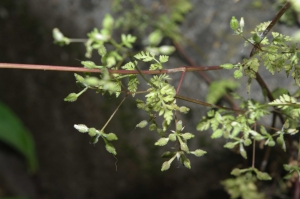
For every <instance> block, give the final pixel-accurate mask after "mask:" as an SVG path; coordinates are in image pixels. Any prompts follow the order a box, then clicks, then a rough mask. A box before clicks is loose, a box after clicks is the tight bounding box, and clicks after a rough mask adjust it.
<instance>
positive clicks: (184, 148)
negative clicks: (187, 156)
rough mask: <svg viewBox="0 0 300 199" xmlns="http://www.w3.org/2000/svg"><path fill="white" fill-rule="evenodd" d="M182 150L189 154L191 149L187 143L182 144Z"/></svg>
mask: <svg viewBox="0 0 300 199" xmlns="http://www.w3.org/2000/svg"><path fill="white" fill-rule="evenodd" d="M180 148H181V150H183V151H185V152H187V153H188V152H189V148H188V146H187V144H186V143H185V142H180Z"/></svg>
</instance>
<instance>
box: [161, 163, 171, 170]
mask: <svg viewBox="0 0 300 199" xmlns="http://www.w3.org/2000/svg"><path fill="white" fill-rule="evenodd" d="M170 166H171V163H170V162H169V161H165V162H164V163H163V165H162V167H161V171H166V170H168V169H169V168H170Z"/></svg>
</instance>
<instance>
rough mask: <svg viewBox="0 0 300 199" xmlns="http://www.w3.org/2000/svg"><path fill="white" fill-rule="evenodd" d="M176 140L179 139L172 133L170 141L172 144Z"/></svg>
mask: <svg viewBox="0 0 300 199" xmlns="http://www.w3.org/2000/svg"><path fill="white" fill-rule="evenodd" d="M176 138H177V136H176V135H175V134H174V133H172V134H170V135H169V139H170V140H171V141H172V142H174V141H176Z"/></svg>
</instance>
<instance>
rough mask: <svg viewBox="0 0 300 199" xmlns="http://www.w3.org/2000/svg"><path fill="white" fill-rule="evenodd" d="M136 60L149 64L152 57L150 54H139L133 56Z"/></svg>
mask: <svg viewBox="0 0 300 199" xmlns="http://www.w3.org/2000/svg"><path fill="white" fill-rule="evenodd" d="M134 57H135V58H136V59H138V60H142V61H144V62H149V61H152V60H153V59H154V55H152V54H151V53H150V52H143V51H142V52H140V53H138V54H136V55H135V56H134Z"/></svg>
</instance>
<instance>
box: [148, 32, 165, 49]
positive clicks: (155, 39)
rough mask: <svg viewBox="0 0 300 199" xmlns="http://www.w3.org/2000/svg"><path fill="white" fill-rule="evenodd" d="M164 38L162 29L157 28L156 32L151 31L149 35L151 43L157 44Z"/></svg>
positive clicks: (151, 44) (152, 44)
mask: <svg viewBox="0 0 300 199" xmlns="http://www.w3.org/2000/svg"><path fill="white" fill-rule="evenodd" d="M162 39H163V34H162V32H161V30H155V31H154V32H152V33H150V35H149V37H148V41H149V45H150V46H157V45H158V44H159V43H160V42H161V40H162Z"/></svg>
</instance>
